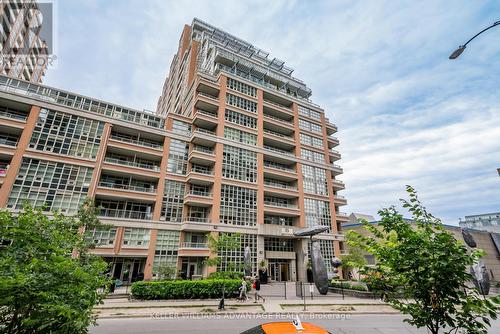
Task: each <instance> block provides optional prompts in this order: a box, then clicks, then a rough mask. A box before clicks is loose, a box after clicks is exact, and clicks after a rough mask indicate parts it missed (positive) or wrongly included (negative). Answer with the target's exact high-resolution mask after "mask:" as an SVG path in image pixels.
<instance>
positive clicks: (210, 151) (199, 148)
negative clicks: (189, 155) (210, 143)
mask: <svg viewBox="0 0 500 334" xmlns="http://www.w3.org/2000/svg"><path fill="white" fill-rule="evenodd" d="M193 151H198V152H203V153H207V154H214V149H213V148H209V147H204V146H200V145H194V146H193Z"/></svg>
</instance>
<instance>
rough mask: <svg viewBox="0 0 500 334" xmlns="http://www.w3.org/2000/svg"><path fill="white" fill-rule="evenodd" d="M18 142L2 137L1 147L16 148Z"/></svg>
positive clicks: (0, 140) (0, 138)
mask: <svg viewBox="0 0 500 334" xmlns="http://www.w3.org/2000/svg"><path fill="white" fill-rule="evenodd" d="M17 142H18V141H17V140H12V139H9V138H5V137H0V145H7V146H12V147H16V146H17Z"/></svg>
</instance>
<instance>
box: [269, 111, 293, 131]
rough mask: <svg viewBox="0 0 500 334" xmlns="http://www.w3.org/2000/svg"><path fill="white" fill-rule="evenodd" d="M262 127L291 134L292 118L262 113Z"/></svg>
mask: <svg viewBox="0 0 500 334" xmlns="http://www.w3.org/2000/svg"><path fill="white" fill-rule="evenodd" d="M264 128H266V129H270V130H273V131H279V132H282V133H285V134H289V135H290V134H293V131H294V123H293V119H283V118H280V117H278V116H275V115H271V114H266V113H265V114H264Z"/></svg>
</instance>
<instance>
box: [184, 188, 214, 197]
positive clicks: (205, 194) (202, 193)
mask: <svg viewBox="0 0 500 334" xmlns="http://www.w3.org/2000/svg"><path fill="white" fill-rule="evenodd" d="M186 195H194V196H201V197H212V193H211V192H210V191H203V190H193V189H189V190H188V191H187V192H186Z"/></svg>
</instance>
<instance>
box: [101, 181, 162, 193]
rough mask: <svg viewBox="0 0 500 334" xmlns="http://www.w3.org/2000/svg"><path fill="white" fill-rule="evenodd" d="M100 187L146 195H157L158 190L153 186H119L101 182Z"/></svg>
mask: <svg viewBox="0 0 500 334" xmlns="http://www.w3.org/2000/svg"><path fill="white" fill-rule="evenodd" d="M99 187H105V188H112V189H121V190H131V191H139V192H144V193H156V188H155V187H154V186H153V185H151V187H141V186H134V185H130V184H117V183H113V182H103V181H101V182H99Z"/></svg>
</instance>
